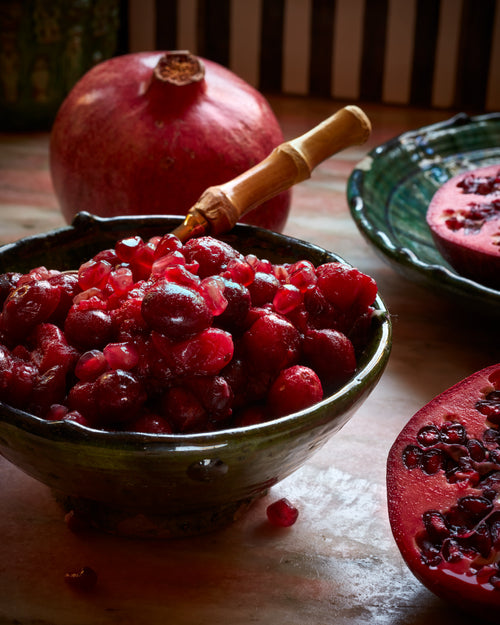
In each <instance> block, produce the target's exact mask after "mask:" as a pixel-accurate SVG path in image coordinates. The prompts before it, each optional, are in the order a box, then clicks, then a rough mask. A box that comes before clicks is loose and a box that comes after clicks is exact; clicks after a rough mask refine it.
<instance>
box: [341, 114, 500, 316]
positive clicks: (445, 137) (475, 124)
mask: <svg viewBox="0 0 500 625" xmlns="http://www.w3.org/2000/svg"><path fill="white" fill-rule="evenodd" d="M495 163H500V113H491V114H488V115H480V116H476V117H469V116H468V115H466V114H464V113H460V114H458V115H456V116H455V117H452V118H451V119H449V120H446V121H445V122H441V123H438V124H433V125H431V126H426V127H424V128H420V129H418V130H414V131H411V132H406V133H404V134H402V135H400V136H398V137H395V138H394V139H392V140H391V141H389V142H387V143H385V144H384V145H381V146H379V147H377V148H375V149H374V150H372V151H371V152H370V153H369V154H368V155H367V156H366V157H365V159H364V160H363V161H361V162H360V163H359V164H358V165H357V166H356V168H355V169H354V171H353V172H352V174H351V176H350V178H349V181H348V185H347V197H348V201H349V206H350V210H351V214H352V216H353V218H354V220H355V222H356V225H357V226H358V228H359V230H360V231H361V233H362V234H363V236H364V237H365V238H366V239H367V240H368V242H369V243H370V244H372V245H373V246H374V248H375V250H376V251H377V252H379V253H380V255H381V256H382V258H383V259H384V260H386V261H387V262H389V263H390V264H391V265H392V266H393V268H394V269H395V270H396V271H398V272H399V273H401V274H402V275H404V276H405V277H407V278H409V279H410V280H412V281H414V282H417V283H420V284H422V285H424V286H426V287H429V288H431V289H433V290H436V291H437V292H439V293H441V294H442V293H445V294H447V295H450V296H452V297H458V298H459V299H460V302H461V303H462V304H468V305H471V306H472V307H473V308H474V309H475V310H479V309H480V310H482V311H484V312H485V313H486V314H492V315H493V316H495V317H498V315H499V314H500V291H497V290H495V289H491V288H488V287H486V286H483V285H481V284H479V283H477V282H474V281H472V280H469V279H467V278H464V277H462V276H460V275H458V274H457V273H456V271H454V270H453V269H452V268H451V267H450V265H449V264H448V263H447V262H446V261H445V260H444V259H443V257H442V256H441V254H440V253H439V252H438V251H437V249H436V247H435V245H434V242H433V240H432V236H431V233H430V230H429V229H428V227H427V224H426V221H425V215H426V212H427V207H428V205H429V202H430V200H431V198H432V196H433V195H434V193H435V191H436V190H437V189H438V188H439V187H440V186H441V185H442V184H444V183H445V182H446V181H447V180H448V179H449V178H451V177H453V176H455V175H456V174H459V173H461V172H463V171H465V170H468V169H475V168H476V167H482V166H486V165H493V164H495Z"/></svg>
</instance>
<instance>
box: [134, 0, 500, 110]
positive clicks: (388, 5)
mask: <svg viewBox="0 0 500 625" xmlns="http://www.w3.org/2000/svg"><path fill="white" fill-rule="evenodd" d="M127 16H128V18H127V19H128V22H127V24H126V29H127V32H128V46H129V50H130V51H133V52H135V51H140V50H153V49H158V50H172V49H188V50H190V51H191V52H193V53H195V54H198V55H200V56H204V57H206V58H209V59H211V60H213V61H217V62H218V63H221V64H222V65H225V66H226V67H229V68H230V69H232V70H233V71H234V72H235V73H237V74H238V75H240V76H241V77H242V78H244V79H245V80H246V81H247V82H249V83H250V84H252V85H254V86H255V87H257V88H258V89H259V90H261V91H263V92H266V93H285V94H293V95H312V96H319V97H331V98H334V99H336V100H349V101H363V102H384V103H388V104H400V105H407V104H409V105H415V106H423V107H434V108H448V109H459V110H464V111H466V112H469V113H472V112H481V111H492V110H500V0H156V1H155V0H128V9H127Z"/></svg>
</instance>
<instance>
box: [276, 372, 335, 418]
mask: <svg viewBox="0 0 500 625" xmlns="http://www.w3.org/2000/svg"><path fill="white" fill-rule="evenodd" d="M322 399H323V388H322V386H321V382H320V379H319V378H318V376H317V375H316V373H315V372H314V371H313V370H312V369H310V368H309V367H304V366H303V365H294V366H293V367H289V368H288V369H283V370H282V371H280V373H279V374H278V377H277V378H276V380H275V382H274V383H273V385H272V386H271V388H270V390H269V395H268V402H269V409H270V411H271V414H272V415H273V416H276V417H282V416H284V415H287V414H291V413H293V412H298V411H299V410H304V409H305V408H309V406H312V405H313V404H315V403H317V402H319V401H321V400H322Z"/></svg>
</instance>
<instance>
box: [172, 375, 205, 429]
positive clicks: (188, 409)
mask: <svg viewBox="0 0 500 625" xmlns="http://www.w3.org/2000/svg"><path fill="white" fill-rule="evenodd" d="M163 409H164V412H165V416H166V417H167V418H168V420H169V421H170V422H171V423H172V424H173V429H174V431H176V432H196V431H200V430H203V429H204V428H205V427H206V424H207V412H206V410H205V408H204V407H203V404H202V403H201V401H200V400H199V399H198V398H197V397H196V395H195V394H194V393H193V392H192V391H191V390H189V389H188V388H185V387H183V386H177V387H173V388H171V389H170V390H169V391H168V392H167V394H166V396H165V398H164V401H163Z"/></svg>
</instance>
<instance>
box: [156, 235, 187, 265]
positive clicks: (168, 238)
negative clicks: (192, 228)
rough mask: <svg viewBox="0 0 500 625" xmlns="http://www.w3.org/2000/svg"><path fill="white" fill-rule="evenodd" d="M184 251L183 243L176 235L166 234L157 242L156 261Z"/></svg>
mask: <svg viewBox="0 0 500 625" xmlns="http://www.w3.org/2000/svg"><path fill="white" fill-rule="evenodd" d="M181 249H182V243H181V242H180V240H179V239H178V238H177V237H176V236H175V234H171V233H168V234H165V235H163V236H162V237H161V239H159V240H158V241H157V242H156V246H155V254H154V256H155V259H158V258H161V257H162V256H166V255H167V254H169V253H170V252H178V251H180V250H181Z"/></svg>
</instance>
